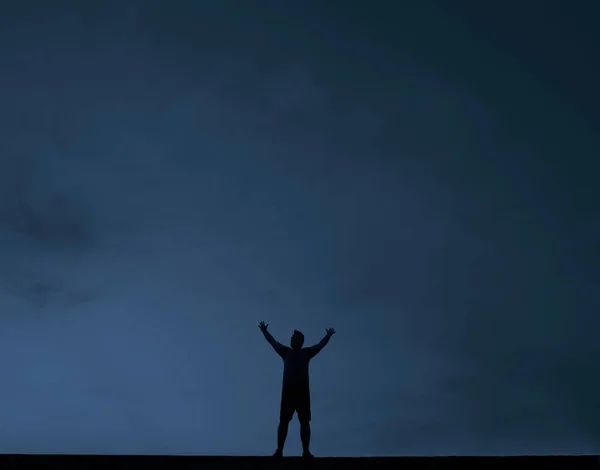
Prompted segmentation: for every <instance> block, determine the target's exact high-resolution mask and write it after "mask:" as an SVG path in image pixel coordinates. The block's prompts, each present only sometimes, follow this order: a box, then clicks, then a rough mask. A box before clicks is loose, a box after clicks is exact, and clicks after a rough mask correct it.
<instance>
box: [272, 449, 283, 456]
mask: <svg viewBox="0 0 600 470" xmlns="http://www.w3.org/2000/svg"><path fill="white" fill-rule="evenodd" d="M273 457H283V451H281V450H279V449H277V450H276V451H275V453H274V454H273Z"/></svg>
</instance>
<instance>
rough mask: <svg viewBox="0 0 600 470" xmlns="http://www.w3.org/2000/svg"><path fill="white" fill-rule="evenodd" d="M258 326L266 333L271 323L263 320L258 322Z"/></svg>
mask: <svg viewBox="0 0 600 470" xmlns="http://www.w3.org/2000/svg"><path fill="white" fill-rule="evenodd" d="M258 327H259V328H260V331H262V332H263V333H264V332H265V331H267V328H269V324H268V323H265V322H264V321H261V322H260V323H259V324H258Z"/></svg>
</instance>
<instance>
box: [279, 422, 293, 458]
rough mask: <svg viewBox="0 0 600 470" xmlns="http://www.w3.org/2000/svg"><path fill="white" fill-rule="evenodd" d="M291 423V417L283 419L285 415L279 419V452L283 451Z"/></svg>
mask: <svg viewBox="0 0 600 470" xmlns="http://www.w3.org/2000/svg"><path fill="white" fill-rule="evenodd" d="M289 425H290V420H289V419H283V417H282V418H280V419H279V427H278V428H277V453H283V447H284V446H285V439H286V437H287V433H288V426H289Z"/></svg>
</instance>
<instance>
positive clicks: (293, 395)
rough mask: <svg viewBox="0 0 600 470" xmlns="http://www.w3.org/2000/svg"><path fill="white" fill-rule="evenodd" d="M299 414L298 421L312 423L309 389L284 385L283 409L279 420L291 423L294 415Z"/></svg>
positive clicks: (282, 394) (282, 392)
mask: <svg viewBox="0 0 600 470" xmlns="http://www.w3.org/2000/svg"><path fill="white" fill-rule="evenodd" d="M295 412H296V413H298V421H300V422H301V423H302V422H308V421H310V418H311V416H310V390H309V389H308V388H307V387H292V386H289V385H287V386H286V385H284V386H283V390H282V391H281V409H280V411H279V419H280V420H282V421H290V420H291V419H292V418H293V417H294V413H295Z"/></svg>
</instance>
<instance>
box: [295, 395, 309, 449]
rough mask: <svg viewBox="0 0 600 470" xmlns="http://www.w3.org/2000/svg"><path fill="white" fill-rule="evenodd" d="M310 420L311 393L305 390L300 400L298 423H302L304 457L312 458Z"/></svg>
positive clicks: (301, 434) (301, 436)
mask: <svg viewBox="0 0 600 470" xmlns="http://www.w3.org/2000/svg"><path fill="white" fill-rule="evenodd" d="M310 419H311V413H310V391H309V390H303V391H302V393H301V394H300V396H299V399H298V421H300V440H301V441H302V455H303V456H304V457H312V454H311V453H310Z"/></svg>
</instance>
